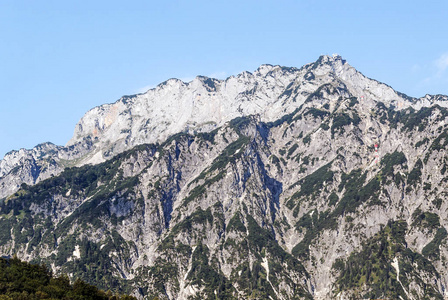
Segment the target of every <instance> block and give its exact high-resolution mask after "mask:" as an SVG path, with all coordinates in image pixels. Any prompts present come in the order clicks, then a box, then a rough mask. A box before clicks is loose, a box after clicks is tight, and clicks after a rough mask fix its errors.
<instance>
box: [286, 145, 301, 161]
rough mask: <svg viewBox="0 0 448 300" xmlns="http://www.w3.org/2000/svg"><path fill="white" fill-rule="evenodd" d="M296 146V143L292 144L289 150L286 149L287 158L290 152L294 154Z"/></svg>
mask: <svg viewBox="0 0 448 300" xmlns="http://www.w3.org/2000/svg"><path fill="white" fill-rule="evenodd" d="M297 148H299V145H298V144H294V145H292V146H291V148H289V150H288V156H287V157H288V158H289V157H290V156H291V155H292V154H294V152H295V151H296V150H297Z"/></svg>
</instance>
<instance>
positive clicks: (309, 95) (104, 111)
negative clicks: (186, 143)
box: [0, 55, 448, 197]
mask: <svg viewBox="0 0 448 300" xmlns="http://www.w3.org/2000/svg"><path fill="white" fill-rule="evenodd" d="M330 87H331V89H336V90H337V91H338V94H334V95H332V96H331V97H330V98H332V99H333V98H334V99H333V102H332V104H330V105H331V107H339V106H338V105H337V103H338V99H339V97H357V98H359V101H360V105H359V106H358V108H357V109H359V110H360V112H361V113H363V114H366V113H369V111H370V110H371V109H372V108H373V107H375V105H376V103H378V102H382V103H383V104H384V105H386V106H390V105H393V106H394V107H395V108H396V109H404V108H407V107H413V108H414V109H420V108H421V107H426V106H431V105H434V104H438V105H441V106H447V105H448V101H446V96H426V97H424V98H421V99H413V98H410V97H407V96H406V95H404V94H401V93H398V92H396V91H394V90H393V89H392V88H391V87H389V86H387V85H385V84H383V83H380V82H378V81H375V80H372V79H369V78H367V77H365V76H364V75H362V74H361V73H360V72H358V71H357V70H356V69H355V68H353V67H351V66H350V65H349V64H348V63H347V62H346V61H345V60H344V59H343V58H342V57H341V56H339V55H332V56H329V55H322V56H320V57H319V58H318V59H317V60H316V62H314V63H310V64H307V65H305V66H303V67H302V68H300V69H297V68H294V67H283V66H279V65H269V64H264V65H261V66H260V67H259V68H258V69H257V70H255V71H254V72H253V73H251V72H247V71H246V72H242V73H240V74H238V75H237V76H230V77H228V78H227V79H225V80H219V79H214V78H209V77H205V76H198V77H196V78H194V79H193V80H192V81H190V82H183V81H181V80H179V79H174V78H173V79H169V80H167V81H165V82H163V83H161V84H159V85H158V86H157V87H155V88H153V89H150V90H148V91H147V92H146V93H142V94H137V95H130V96H123V97H122V98H121V99H119V100H118V101H116V102H115V103H111V104H105V105H101V106H98V107H95V108H93V109H91V110H90V111H88V112H87V113H86V114H85V115H84V116H83V117H82V118H81V120H80V121H79V122H78V124H77V125H76V126H75V130H74V134H73V137H72V138H71V139H70V140H69V142H68V143H67V145H66V146H65V147H62V146H54V145H53V146H51V147H50V148H51V149H50V148H48V149H47V150H44V149H43V148H42V147H37V148H35V149H32V150H21V154H11V155H6V156H5V158H4V159H3V160H2V161H0V184H2V182H3V184H5V186H8V188H7V189H4V190H3V191H6V192H4V194H2V193H1V192H0V197H1V196H6V193H10V192H13V191H15V190H16V189H18V187H19V186H20V184H18V183H19V182H21V181H22V182H26V183H28V184H34V183H35V182H38V181H39V180H41V179H43V178H48V176H50V175H51V174H53V175H55V174H57V173H58V172H60V171H61V170H62V169H63V168H65V167H67V166H81V165H84V164H96V163H99V162H103V161H105V160H107V159H110V158H112V157H113V156H115V155H117V154H119V153H121V152H123V151H125V150H127V149H131V148H133V147H135V146H136V145H140V144H144V143H160V142H163V141H164V140H165V139H166V138H168V137H169V136H171V135H173V134H176V133H178V132H188V133H191V134H195V133H200V132H210V131H212V130H214V129H216V128H218V127H220V126H222V125H224V124H225V122H228V121H229V120H232V119H234V118H236V117H241V116H248V115H257V116H258V117H259V118H260V120H261V121H263V122H272V121H275V120H277V119H279V118H280V117H281V116H283V115H286V114H290V113H293V112H294V111H295V110H297V109H298V108H299V107H300V106H301V105H304V104H306V105H317V103H318V102H316V103H310V101H313V99H316V98H318V97H315V96H316V95H317V94H325V95H328V94H329V93H328V88H330ZM36 153H39V154H36ZM23 157H29V158H30V157H32V158H33V160H30V159H28V160H26V161H27V162H32V161H34V162H33V163H32V165H33V167H32V169H33V170H37V171H36V172H37V173H38V174H41V173H42V174H41V175H39V176H37V177H36V176H33V177H29V176H25V175H24V176H22V179H21V180H18V181H17V182H15V183H14V184H12V185H11V184H7V183H6V182H10V180H11V179H6V177H8V174H9V173H10V172H11V171H12V170H13V169H15V170H16V171H17V170H20V168H17V167H19V166H20V165H21V159H22V160H23ZM44 157H46V158H45V159H47V160H48V159H50V160H51V162H52V164H51V165H52V166H54V167H52V168H46V167H43V165H47V164H48V162H45V160H43V158H44ZM50 170H51V173H50ZM24 172H27V171H24ZM11 177H12V178H17V176H16V175H11ZM8 178H9V177H8ZM25 178H35V179H33V180H30V179H26V180H25Z"/></svg>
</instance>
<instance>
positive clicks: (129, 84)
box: [0, 0, 448, 158]
mask: <svg viewBox="0 0 448 300" xmlns="http://www.w3.org/2000/svg"><path fill="white" fill-rule="evenodd" d="M447 16H448V3H447V1H343V0H339V1H336V0H333V1H330V0H324V1H311V0H310V1H292V0H276V1H264V0H257V1H252V0H238V1H233V0H226V1H221V0H216V1H211V0H208V1H192V0H190V1H187V0H172V1H170V0H167V1H148V0H146V1H143V0H142V1H133V0H127V1H114V0H108V1H103V0H98V1H95V0H92V1H79V0H76V1H74V0H64V1H57V0H55V1H49V0H40V1H32V0H28V1H21V0H11V1H5V0H0V92H1V93H0V104H1V108H0V141H1V143H0V158H1V157H3V155H4V154H5V153H6V152H8V151H10V150H13V149H19V148H32V147H33V146H35V145H36V144H38V143H41V142H46V141H51V142H53V143H55V144H59V145H64V144H65V143H66V142H67V141H68V140H69V139H70V137H71V135H72V133H73V130H74V127H75V124H76V123H77V122H78V120H79V119H80V118H81V117H82V116H83V114H84V113H85V112H86V111H87V110H89V109H90V108H92V107H94V106H97V105H100V104H103V103H111V102H114V101H116V100H117V99H118V98H120V97H121V96H122V95H126V94H134V93H138V92H142V91H143V90H144V89H145V88H148V87H151V86H155V85H157V84H158V83H160V82H162V81H164V80H166V79H168V78H171V77H177V78H181V79H184V80H189V79H191V78H193V77H194V76H195V75H207V76H214V77H218V78H224V77H227V76H230V75H232V74H237V73H239V72H241V71H243V70H248V71H253V70H255V69H256V68H258V66H259V65H260V64H263V63H269V64H280V65H285V66H295V67H300V66H302V65H303V64H306V63H309V62H313V61H315V60H316V59H317V58H318V57H319V55H321V54H332V53H338V54H340V55H342V57H344V58H345V59H347V61H348V62H349V63H350V64H351V65H352V66H354V67H355V68H357V69H358V70H360V71H361V72H363V73H364V74H365V75H367V76H369V77H371V78H375V79H377V80H379V81H382V82H385V83H387V84H389V85H391V86H392V87H393V88H395V89H396V90H398V91H401V92H404V93H406V94H408V95H410V96H415V97H420V96H423V95H425V94H426V93H430V94H448V38H447V36H448V22H447Z"/></svg>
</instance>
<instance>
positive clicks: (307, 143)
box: [303, 134, 311, 145]
mask: <svg viewBox="0 0 448 300" xmlns="http://www.w3.org/2000/svg"><path fill="white" fill-rule="evenodd" d="M310 143H311V135H310V134H308V135H307V136H306V137H304V138H303V144H305V145H309V144H310Z"/></svg>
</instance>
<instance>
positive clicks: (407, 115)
mask: <svg viewBox="0 0 448 300" xmlns="http://www.w3.org/2000/svg"><path fill="white" fill-rule="evenodd" d="M378 108H379V112H380V114H381V118H380V120H381V121H382V122H383V123H384V122H385V121H386V120H388V121H389V124H390V126H391V127H392V128H396V127H397V126H398V124H399V123H401V124H403V127H402V128H401V130H402V131H412V130H414V129H415V128H416V127H417V130H418V131H423V129H424V128H425V126H426V125H427V124H428V120H429V117H430V116H431V115H432V114H433V112H434V111H437V110H438V111H439V112H440V115H439V117H438V118H437V119H436V120H434V121H440V120H443V119H444V118H445V117H446V116H448V111H447V110H446V109H445V108H443V107H440V106H438V105H434V106H431V107H423V108H421V109H420V110H418V111H415V110H414V109H413V108H408V109H406V110H399V111H395V110H393V107H389V108H388V109H386V107H385V106H384V104H381V105H379V104H378Z"/></svg>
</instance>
